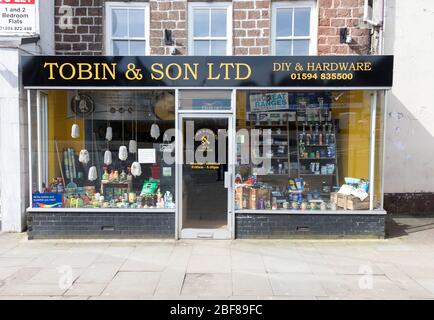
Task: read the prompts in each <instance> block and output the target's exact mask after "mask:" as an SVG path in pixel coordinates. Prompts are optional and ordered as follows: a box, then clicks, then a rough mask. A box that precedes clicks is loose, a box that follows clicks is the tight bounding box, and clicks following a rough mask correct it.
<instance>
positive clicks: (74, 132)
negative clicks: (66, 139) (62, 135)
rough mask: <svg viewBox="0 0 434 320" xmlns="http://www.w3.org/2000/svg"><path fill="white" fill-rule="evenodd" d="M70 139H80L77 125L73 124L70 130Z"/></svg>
mask: <svg viewBox="0 0 434 320" xmlns="http://www.w3.org/2000/svg"><path fill="white" fill-rule="evenodd" d="M71 137H72V138H73V139H77V138H80V127H79V126H78V124H76V123H74V124H73V125H72V128H71Z"/></svg>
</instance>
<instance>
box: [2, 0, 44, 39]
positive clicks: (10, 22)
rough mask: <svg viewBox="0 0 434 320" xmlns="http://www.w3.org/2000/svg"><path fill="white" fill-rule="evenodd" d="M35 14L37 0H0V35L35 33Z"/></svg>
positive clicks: (36, 13)
mask: <svg viewBox="0 0 434 320" xmlns="http://www.w3.org/2000/svg"><path fill="white" fill-rule="evenodd" d="M37 16H38V1H37V0H0V35H6V36H28V35H34V34H36V33H37V31H38V30H37V29H38V28H37V20H38V19H37Z"/></svg>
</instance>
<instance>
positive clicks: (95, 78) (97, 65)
mask: <svg viewBox="0 0 434 320" xmlns="http://www.w3.org/2000/svg"><path fill="white" fill-rule="evenodd" d="M93 65H94V66H95V76H94V78H93V79H94V80H101V78H100V77H99V66H100V65H101V64H100V63H94V64H93Z"/></svg>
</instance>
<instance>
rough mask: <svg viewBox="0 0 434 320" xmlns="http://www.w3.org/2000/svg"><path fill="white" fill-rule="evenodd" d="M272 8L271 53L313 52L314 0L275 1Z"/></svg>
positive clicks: (314, 41) (283, 54)
mask: <svg viewBox="0 0 434 320" xmlns="http://www.w3.org/2000/svg"><path fill="white" fill-rule="evenodd" d="M272 8H273V9H272V52H273V54H274V55H278V56H297V55H312V54H315V51H316V40H315V34H316V30H315V28H316V19H315V11H314V8H315V2H314V1H291V2H276V3H273V7H272Z"/></svg>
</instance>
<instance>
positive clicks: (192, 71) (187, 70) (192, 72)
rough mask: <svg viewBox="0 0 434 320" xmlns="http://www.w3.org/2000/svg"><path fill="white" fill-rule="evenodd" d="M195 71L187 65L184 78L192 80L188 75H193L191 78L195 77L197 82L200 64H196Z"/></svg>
mask: <svg viewBox="0 0 434 320" xmlns="http://www.w3.org/2000/svg"><path fill="white" fill-rule="evenodd" d="M193 66H194V70H193V69H192V67H191V65H190V64H185V65H184V67H185V76H184V80H190V78H189V77H188V73H190V74H191V76H192V77H193V79H194V80H197V67H198V66H199V64H198V63H194V64H193Z"/></svg>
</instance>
